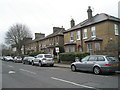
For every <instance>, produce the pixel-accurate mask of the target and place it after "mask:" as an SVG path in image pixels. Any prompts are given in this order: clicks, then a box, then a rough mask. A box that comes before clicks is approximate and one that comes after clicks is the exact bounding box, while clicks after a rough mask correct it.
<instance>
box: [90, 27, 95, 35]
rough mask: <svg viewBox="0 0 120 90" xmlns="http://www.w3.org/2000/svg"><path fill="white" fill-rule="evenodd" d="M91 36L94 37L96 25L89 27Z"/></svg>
mask: <svg viewBox="0 0 120 90" xmlns="http://www.w3.org/2000/svg"><path fill="white" fill-rule="evenodd" d="M91 37H96V27H95V26H93V27H91Z"/></svg>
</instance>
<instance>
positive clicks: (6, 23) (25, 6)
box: [0, 0, 120, 43]
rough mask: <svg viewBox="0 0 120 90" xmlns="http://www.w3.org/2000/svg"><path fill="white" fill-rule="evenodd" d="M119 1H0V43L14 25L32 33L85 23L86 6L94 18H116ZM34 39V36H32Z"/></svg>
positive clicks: (50, 31)
mask: <svg viewBox="0 0 120 90" xmlns="http://www.w3.org/2000/svg"><path fill="white" fill-rule="evenodd" d="M119 1H120V0H0V43H3V42H4V37H5V33H6V32H7V31H8V29H9V28H10V26H12V25H13V24H16V23H21V24H25V25H26V26H27V27H29V29H30V30H31V31H32V33H33V34H34V33H40V32H41V33H45V34H46V35H48V34H51V33H52V32H53V27H62V26H63V27H64V28H65V29H68V28H70V20H71V18H73V19H74V20H75V24H78V23H80V22H82V21H83V20H85V19H87V12H86V11H87V9H88V6H91V7H92V10H93V16H94V15H96V14H99V13H107V14H109V15H112V16H115V17H118V2H119ZM33 36H34V35H33Z"/></svg>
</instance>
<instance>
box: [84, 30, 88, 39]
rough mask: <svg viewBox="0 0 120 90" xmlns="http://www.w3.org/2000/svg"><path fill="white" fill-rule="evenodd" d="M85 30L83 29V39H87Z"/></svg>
mask: <svg viewBox="0 0 120 90" xmlns="http://www.w3.org/2000/svg"><path fill="white" fill-rule="evenodd" d="M87 38H88V37H87V29H83V39H87Z"/></svg>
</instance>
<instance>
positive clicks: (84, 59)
mask: <svg viewBox="0 0 120 90" xmlns="http://www.w3.org/2000/svg"><path fill="white" fill-rule="evenodd" d="M88 59H89V56H87V57H85V58H83V59H82V60H81V62H85V61H88Z"/></svg>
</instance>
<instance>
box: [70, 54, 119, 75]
mask: <svg viewBox="0 0 120 90" xmlns="http://www.w3.org/2000/svg"><path fill="white" fill-rule="evenodd" d="M119 63H120V62H119V60H118V59H117V58H115V57H113V56H107V55H90V56H86V57H85V58H83V59H81V60H80V61H76V62H73V63H72V64H71V70H72V71H76V70H82V71H91V72H94V73H95V74H101V73H110V72H112V73H114V72H115V71H117V70H118V66H119Z"/></svg>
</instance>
